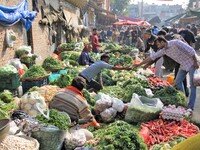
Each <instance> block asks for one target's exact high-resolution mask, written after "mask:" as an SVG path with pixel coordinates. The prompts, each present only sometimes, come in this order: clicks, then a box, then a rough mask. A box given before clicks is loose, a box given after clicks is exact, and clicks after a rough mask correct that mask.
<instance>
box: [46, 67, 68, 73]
mask: <svg viewBox="0 0 200 150" xmlns="http://www.w3.org/2000/svg"><path fill="white" fill-rule="evenodd" d="M62 69H64V67H63V68H45V70H46V71H50V72H56V71H59V70H62Z"/></svg>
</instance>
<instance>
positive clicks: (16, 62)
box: [9, 58, 24, 69]
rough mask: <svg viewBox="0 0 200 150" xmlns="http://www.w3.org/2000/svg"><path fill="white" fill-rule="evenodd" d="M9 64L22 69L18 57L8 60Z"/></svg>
mask: <svg viewBox="0 0 200 150" xmlns="http://www.w3.org/2000/svg"><path fill="white" fill-rule="evenodd" d="M9 64H10V65H13V66H14V67H15V68H16V69H24V68H23V65H22V63H21V61H20V59H19V58H14V59H12V60H10V61H9Z"/></svg>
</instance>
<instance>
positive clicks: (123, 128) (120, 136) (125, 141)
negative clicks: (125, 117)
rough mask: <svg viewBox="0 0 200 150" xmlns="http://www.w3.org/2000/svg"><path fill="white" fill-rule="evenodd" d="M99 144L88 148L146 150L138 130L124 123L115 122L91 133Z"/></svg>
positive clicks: (100, 149)
mask: <svg viewBox="0 0 200 150" xmlns="http://www.w3.org/2000/svg"><path fill="white" fill-rule="evenodd" d="M93 134H94V136H95V138H97V139H99V142H98V143H97V144H96V145H94V144H91V145H90V146H91V147H93V148H96V149H98V150H134V149H138V150H147V145H146V144H145V143H144V141H143V139H142V138H141V137H140V136H139V135H138V130H137V129H136V128H134V127H133V126H132V125H130V124H128V123H127V122H124V121H116V122H114V123H111V124H109V125H107V126H104V127H102V128H101V129H98V130H96V131H94V132H93Z"/></svg>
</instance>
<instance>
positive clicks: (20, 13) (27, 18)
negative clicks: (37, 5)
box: [0, 0, 37, 30]
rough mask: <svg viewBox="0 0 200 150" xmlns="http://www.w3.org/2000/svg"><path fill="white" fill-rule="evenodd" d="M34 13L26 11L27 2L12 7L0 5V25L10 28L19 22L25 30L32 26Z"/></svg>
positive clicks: (26, 0) (24, 0) (25, 0)
mask: <svg viewBox="0 0 200 150" xmlns="http://www.w3.org/2000/svg"><path fill="white" fill-rule="evenodd" d="M36 13H37V12H36V11H28V0H23V1H22V2H21V3H20V4H18V5H17V6H13V7H6V6H2V5H0V24H1V25H3V26H12V25H14V24H16V23H17V22H19V21H21V22H22V24H23V26H24V27H25V29H26V30H29V28H30V27H31V25H32V22H33V20H34V17H35V16H36Z"/></svg>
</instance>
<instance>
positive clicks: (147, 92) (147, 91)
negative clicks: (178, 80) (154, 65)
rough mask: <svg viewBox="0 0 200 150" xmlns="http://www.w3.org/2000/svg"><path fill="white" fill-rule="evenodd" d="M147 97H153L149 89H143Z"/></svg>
mask: <svg viewBox="0 0 200 150" xmlns="http://www.w3.org/2000/svg"><path fill="white" fill-rule="evenodd" d="M144 90H145V92H146V94H147V96H148V97H153V95H154V94H153V92H152V90H151V89H144Z"/></svg>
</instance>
